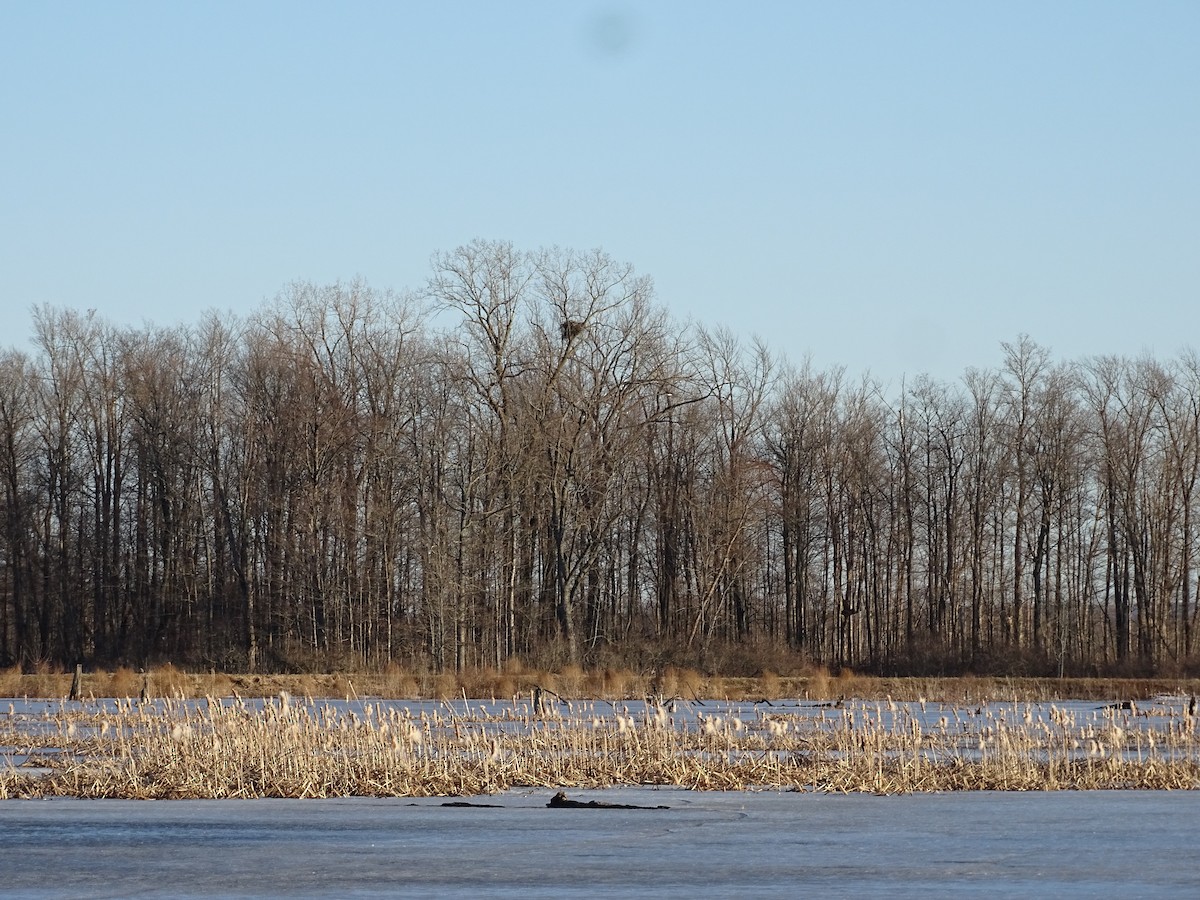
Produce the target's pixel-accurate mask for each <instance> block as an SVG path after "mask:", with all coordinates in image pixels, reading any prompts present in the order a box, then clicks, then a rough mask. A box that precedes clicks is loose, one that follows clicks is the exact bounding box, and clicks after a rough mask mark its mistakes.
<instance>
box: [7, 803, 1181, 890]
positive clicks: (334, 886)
mask: <svg viewBox="0 0 1200 900" xmlns="http://www.w3.org/2000/svg"><path fill="white" fill-rule="evenodd" d="M552 793H553V792H552V791H542V790H539V791H520V792H510V793H507V794H501V795H498V796H493V797H479V798H473V800H472V801H471V802H475V803H480V804H483V803H488V804H496V806H494V807H476V808H464V807H448V806H443V805H442V804H443V803H444V802H445V801H442V800H437V799H422V800H415V801H414V800H403V799H387V800H367V799H347V800H316V801H312V800H308V801H296V800H248V801H224V800H209V801H140V802H139V801H118V800H101V801H95V800H91V801H86V800H69V799H57V800H8V801H2V802H0V897H81V898H83V897H86V898H102V897H113V898H117V897H120V898H127V897H392V896H412V897H438V898H448V897H480V896H487V897H572V896H574V897H584V896H587V897H592V896H606V897H688V898H691V897H697V896H726V897H732V896H744V897H797V896H814V897H917V896H920V897H923V898H929V897H951V896H953V897H961V896H980V897H984V896H986V897H998V896H1000V897H1003V896H1009V897H1017V896H1019V897H1029V896H1034V897H1049V896H1054V897H1080V898H1083V897H1086V898H1089V900H1090V898H1095V897H1115V896H1127V897H1172V898H1179V897H1188V896H1196V895H1197V892H1198V891H1200V879H1198V878H1197V862H1198V861H1200V859H1198V852H1200V851H1198V849H1197V844H1196V836H1197V835H1198V834H1200V796H1197V795H1196V794H1194V793H1191V792H1178V793H1167V792H1146V791H1112V792H1054V793H955V794H912V795H905V796H899V797H878V796H871V795H829V794H812V793H791V792H774V791H765V792H746V793H693V792H689V791H684V790H676V789H662V790H656V789H647V788H624V789H616V790H608V791H597V792H582V791H581V792H572V794H571V796H572V798H573V799H579V800H589V799H594V798H599V799H600V800H602V801H604V802H612V803H625V804H637V805H641V806H659V805H662V806H665V807H667V808H666V809H595V810H593V809H549V808H547V806H546V803H547V801H548V800H549V798H550V796H551V794H552Z"/></svg>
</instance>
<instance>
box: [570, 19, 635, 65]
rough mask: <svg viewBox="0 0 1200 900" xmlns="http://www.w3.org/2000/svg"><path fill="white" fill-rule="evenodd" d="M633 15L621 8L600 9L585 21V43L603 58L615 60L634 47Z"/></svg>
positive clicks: (596, 54)
mask: <svg viewBox="0 0 1200 900" xmlns="http://www.w3.org/2000/svg"><path fill="white" fill-rule="evenodd" d="M635 30H636V28H635V23H634V21H633V16H632V15H630V14H629V13H628V12H625V11H623V10H619V9H598V10H596V11H595V12H593V13H592V14H591V16H589V17H588V20H587V21H586V22H585V23H584V33H583V37H584V43H585V44H586V46H587V48H588V50H590V51H591V52H592V53H593V54H594V55H595V56H597V57H599V58H601V59H607V60H615V59H620V58H621V57H623V56H625V55H627V54H628V53H629V52H630V50H631V49H632V47H633V42H634V32H635Z"/></svg>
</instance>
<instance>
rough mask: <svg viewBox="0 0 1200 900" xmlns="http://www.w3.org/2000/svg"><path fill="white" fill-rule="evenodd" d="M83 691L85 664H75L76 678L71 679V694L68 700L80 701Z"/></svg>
mask: <svg viewBox="0 0 1200 900" xmlns="http://www.w3.org/2000/svg"><path fill="white" fill-rule="evenodd" d="M82 691H83V663H75V677H74V678H72V679H71V693H70V695H69V696H68V697H67V699H68V700H78V699H79V695H80V693H81V692H82Z"/></svg>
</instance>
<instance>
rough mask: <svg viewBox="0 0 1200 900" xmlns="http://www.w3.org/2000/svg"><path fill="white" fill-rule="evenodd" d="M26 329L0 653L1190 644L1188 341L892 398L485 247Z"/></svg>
mask: <svg viewBox="0 0 1200 900" xmlns="http://www.w3.org/2000/svg"><path fill="white" fill-rule="evenodd" d="M33 317H34V325H35V335H36V337H35V345H34V347H33V348H32V352H29V353H26V352H21V351H19V350H16V349H9V350H6V351H3V352H2V353H0V481H2V482H3V487H2V489H0V521H2V525H3V537H2V539H0V665H6V666H16V665H20V666H23V667H25V668H27V669H28V668H31V667H35V666H38V665H51V666H63V667H66V666H73V665H75V664H76V663H81V662H82V663H84V664H86V665H93V666H103V665H119V664H126V665H149V664H153V663H158V662H164V661H171V662H174V663H175V664H177V665H186V666H192V667H202V668H205V669H208V668H212V669H218V670H227V671H308V670H316V669H325V670H328V669H331V668H332V669H336V668H363V667H368V668H369V667H383V666H386V665H387V664H389V663H395V664H397V665H401V666H405V667H414V668H421V669H423V670H426V671H447V670H456V669H463V668H466V667H473V666H475V667H487V666H494V667H497V668H500V667H502V666H504V665H505V664H506V663H508V661H509V660H512V659H520V660H525V661H529V662H532V663H534V664H537V665H542V666H547V667H561V666H564V665H568V664H576V665H580V666H588V667H601V666H629V667H633V668H637V669H641V670H650V669H654V668H657V667H662V666H665V665H668V664H677V665H688V666H694V667H697V668H700V669H703V670H708V671H712V672H723V673H727V674H740V673H745V674H754V673H756V672H758V671H760V670H762V669H765V668H770V669H772V670H774V671H782V670H784V669H786V668H787V667H789V666H790V667H794V668H799V667H802V666H804V665H808V664H812V665H825V666H828V667H830V668H833V669H838V668H845V667H848V668H851V669H854V670H856V671H864V672H877V673H879V674H883V675H895V674H954V673H969V672H975V673H1002V674H1044V675H1058V674H1066V675H1088V674H1099V673H1110V672H1115V673H1123V674H1150V673H1154V672H1167V673H1174V672H1179V673H1194V672H1195V671H1198V670H1200V665H1197V663H1198V662H1200V656H1198V655H1197V648H1196V647H1195V640H1196V638H1195V626H1196V623H1197V600H1196V596H1195V595H1196V590H1197V570H1196V556H1197V552H1198V547H1197V543H1198V535H1197V531H1198V522H1197V519H1198V518H1200V497H1198V496H1197V493H1198V492H1197V476H1198V475H1200V358H1197V357H1196V356H1194V355H1191V354H1190V353H1188V354H1183V355H1181V356H1180V358H1178V359H1174V360H1168V361H1158V360H1154V359H1151V358H1144V357H1143V358H1137V359H1126V358H1114V357H1096V358H1090V359H1084V360H1077V361H1062V360H1057V359H1055V358H1053V356H1052V354H1051V353H1050V351H1049V350H1048V349H1047V348H1045V347H1042V346H1040V345H1039V344H1037V343H1035V342H1034V341H1033V340H1031V339H1030V338H1028V337H1025V336H1019V337H1017V338H1015V339H1013V340H1012V341H1010V342H1007V343H1004V344H999V345H998V357H999V358H1000V360H1001V362H1000V365H999V367H998V368H995V369H987V368H980V369H971V370H968V371H967V372H966V373H965V374H964V375H963V377H962V378H961V379H959V380H957V381H954V382H952V383H944V382H939V381H936V380H933V379H930V378H928V377H923V376H922V377H914V378H913V379H911V380H910V381H908V382H907V383H905V384H902V385H887V386H884V385H880V384H879V383H877V382H875V381H874V380H872V379H871V378H870V377H869V376H865V375H863V374H861V373H858V374H855V373H847V372H844V371H814V370H813V368H812V367H811V366H810V365H805V364H803V363H796V362H788V361H786V360H781V359H779V358H777V357H774V356H773V355H772V353H771V352H769V350H768V349H767V348H766V347H765V346H764V345H762V344H761V343H758V342H755V341H752V340H749V339H744V338H739V337H735V336H734V334H733V333H732V332H730V331H724V330H707V329H705V328H702V327H699V326H695V325H692V324H688V323H681V322H679V321H675V320H673V319H672V318H671V317H670V316H669V315H668V313H667V311H666V310H665V308H664V307H662V306H659V305H657V304H656V300H655V298H654V296H653V287H652V284H651V282H650V280H649V279H648V278H646V277H644V276H641V275H639V274H637V273H636V272H635V271H634V270H633V268H632V267H630V266H628V265H625V264H622V263H619V262H616V261H614V260H613V259H611V258H610V257H608V256H607V255H605V254H603V253H601V252H589V253H577V252H571V251H566V250H559V249H552V250H540V251H536V252H524V251H521V250H518V249H515V248H513V247H512V246H510V245H508V244H505V243H493V242H482V241H477V242H475V243H472V244H470V245H468V246H466V247H461V248H459V249H457V250H455V251H453V252H448V253H442V254H438V255H436V256H435V257H434V258H433V262H432V267H431V273H430V276H429V278H428V281H427V283H426V284H425V285H423V286H421V287H420V289H418V290H415V291H413V292H412V293H409V294H394V293H391V292H386V291H380V290H376V289H372V288H370V287H368V286H367V285H364V284H361V283H350V284H336V285H332V286H317V285H311V284H294V285H291V286H289V287H288V288H286V289H285V290H284V291H283V292H282V293H281V294H280V295H279V297H278V298H276V300H274V301H273V302H271V303H269V304H266V305H265V306H264V308H262V309H261V310H259V311H256V312H254V313H253V314H250V315H248V316H246V317H245V318H240V319H235V318H234V317H231V316H221V315H217V314H210V315H209V316H207V317H206V318H204V319H203V320H202V321H200V322H198V323H195V324H193V325H189V326H186V327H178V328H156V327H150V326H146V327H143V328H141V329H136V328H132V329H131V328H116V327H114V326H112V325H110V324H108V323H106V322H105V321H104V320H103V319H102V318H101V317H100V316H97V315H95V314H92V313H81V312H77V311H73V310H67V309H57V308H50V307H43V308H39V309H37V310H35V311H34V313H33ZM805 340H807V341H813V340H819V335H811V336H806V337H805Z"/></svg>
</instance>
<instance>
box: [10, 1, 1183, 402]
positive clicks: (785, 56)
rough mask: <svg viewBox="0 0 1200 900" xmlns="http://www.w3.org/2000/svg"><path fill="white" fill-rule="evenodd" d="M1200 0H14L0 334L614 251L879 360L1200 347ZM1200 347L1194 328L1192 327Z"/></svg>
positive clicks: (784, 328)
mask: <svg viewBox="0 0 1200 900" xmlns="http://www.w3.org/2000/svg"><path fill="white" fill-rule="evenodd" d="M1197 47H1200V4H1198V3H1195V2H1190V0H1189V2H1178V3H1171V2H1147V3H1126V2H1120V3H1118V2H1103V0H1091V2H1079V3H1075V2H1052V3H1047V2H1029V3H1026V2H1005V3H985V2H970V3H963V2H947V3H935V2H911V3H896V2H885V3H874V2H846V3H825V2H821V3H817V2H812V3H808V2H775V3H758V4H718V3H706V2H656V3H626V4H612V3H594V2H536V3H535V2H513V3H499V2H486V3H485V2H478V3H465V2H444V3H415V2H414V3H400V2H392V3H382V2H381V3H336V4H335V3H301V2H288V3H270V2H254V3H232V2H230V3H225V2H208V3H184V2H179V3H150V2H146V3H121V2H104V3H83V2H79V3H53V2H45V3H33V2H23V3H22V2H16V0H6V2H4V3H3V4H0V109H2V110H3V114H4V125H3V131H2V134H3V140H0V170H2V171H3V173H4V174H3V182H2V184H3V189H2V195H0V272H2V273H3V280H2V281H0V298H2V300H3V302H2V303H0V327H2V328H3V333H4V334H5V335H7V336H8V340H7V342H6V343H7V344H8V345H9V346H17V347H22V348H23V347H27V346H28V337H29V334H30V332H31V328H30V322H31V317H30V312H29V311H30V308H31V307H32V306H33V305H34V304H40V303H50V304H55V305H62V306H69V307H75V308H79V309H96V310H97V311H98V313H99V314H100V315H102V316H104V317H105V318H107V319H109V320H111V321H114V322H117V323H120V324H132V325H139V324H141V323H143V322H147V321H149V322H154V323H157V324H173V323H177V322H194V321H196V320H198V318H199V317H200V315H201V313H202V311H204V310H207V309H211V308H216V309H218V310H227V309H228V310H233V311H235V312H238V313H245V312H249V311H251V310H253V309H256V308H258V307H260V306H261V305H262V304H263V302H264V301H265V300H266V299H268V298H270V297H272V296H274V295H275V294H276V293H278V292H279V291H280V290H281V289H282V288H283V287H284V286H285V285H286V284H287V283H289V282H291V281H294V280H312V281H316V282H319V283H326V282H331V281H335V280H338V279H341V280H349V279H352V278H354V277H356V276H360V277H362V278H364V279H366V280H367V281H368V282H370V283H371V284H372V285H373V286H375V287H378V288H392V289H395V290H398V291H403V290H406V289H411V288H417V287H420V286H421V284H422V283H423V282H424V280H425V278H426V277H427V275H428V274H429V271H430V269H429V259H430V256H431V254H432V253H434V252H435V251H441V250H451V249H453V248H454V247H456V246H458V245H461V244H465V243H467V242H469V241H471V240H472V239H474V238H487V239H503V240H510V241H512V242H513V243H514V244H516V245H517V246H518V247H522V248H528V249H535V248H537V247H540V246H547V245H560V246H564V247H571V248H575V249H580V250H586V249H590V248H593V247H601V248H603V249H604V250H606V251H608V252H609V253H610V254H611V255H613V256H615V257H617V258H618V259H621V260H624V261H628V262H630V263H633V265H634V266H635V267H636V268H637V269H638V271H639V272H642V273H645V274H648V275H650V276H652V277H653V278H654V281H655V284H656V294H657V299H658V302H659V303H660V304H662V305H663V306H665V307H666V308H668V309H669V310H670V311H671V313H672V314H673V315H674V316H675V317H676V318H678V319H680V320H686V319H693V320H696V321H699V322H703V323H709V324H721V325H725V326H727V327H728V328H729V329H730V330H732V331H733V332H734V333H736V334H738V335H741V336H744V337H745V338H747V339H749V338H750V337H751V336H753V335H758V336H761V337H762V338H763V339H765V340H766V341H767V342H768V344H769V345H770V346H771V347H773V348H774V349H775V350H777V351H778V352H779V354H780V355H781V356H782V357H786V358H788V359H790V360H793V361H796V362H799V361H800V360H801V359H802V358H803V357H804V356H805V355H806V354H807V355H811V357H812V361H813V363H814V364H815V365H817V366H818V367H820V368H826V367H829V366H834V365H843V366H845V367H846V369H847V370H848V372H849V373H850V374H852V375H854V376H858V375H860V374H863V373H866V372H868V371H870V372H871V373H873V374H875V375H877V376H878V377H880V378H881V379H883V380H884V381H885V382H889V383H892V384H896V383H898V382H899V380H900V379H901V378H902V377H903V376H905V375H908V376H912V375H915V374H917V373H920V372H929V373H930V374H933V375H935V376H936V377H939V378H955V377H957V376H958V375H959V374H961V373H962V371H963V369H964V368H966V367H967V366H972V365H974V366H980V367H991V366H998V365H999V363H1000V361H1001V358H1002V357H1001V350H1000V342H1001V341H1006V340H1012V339H1014V338H1015V337H1016V336H1017V335H1018V334H1019V333H1022V332H1026V333H1028V334H1030V335H1031V336H1032V337H1033V338H1034V339H1035V340H1037V341H1038V342H1039V343H1042V344H1044V345H1047V346H1049V347H1051V348H1052V350H1053V351H1054V353H1055V356H1056V357H1058V358H1063V359H1080V358H1083V357H1086V356H1090V355H1093V354H1101V353H1118V354H1123V355H1129V356H1134V355H1137V354H1139V353H1141V352H1143V351H1148V352H1151V353H1153V354H1154V355H1156V356H1158V357H1160V358H1163V359H1165V358H1169V357H1171V356H1174V355H1175V354H1176V353H1177V352H1178V351H1179V350H1180V349H1181V348H1182V347H1184V346H1185V345H1190V346H1193V347H1197V345H1200V341H1198V340H1197V336H1198V335H1200V303H1198V302H1197V300H1198V299H1200V298H1198V293H1200V291H1198V288H1200V53H1198V52H1197ZM1198 349H1200V347H1198Z"/></svg>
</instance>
